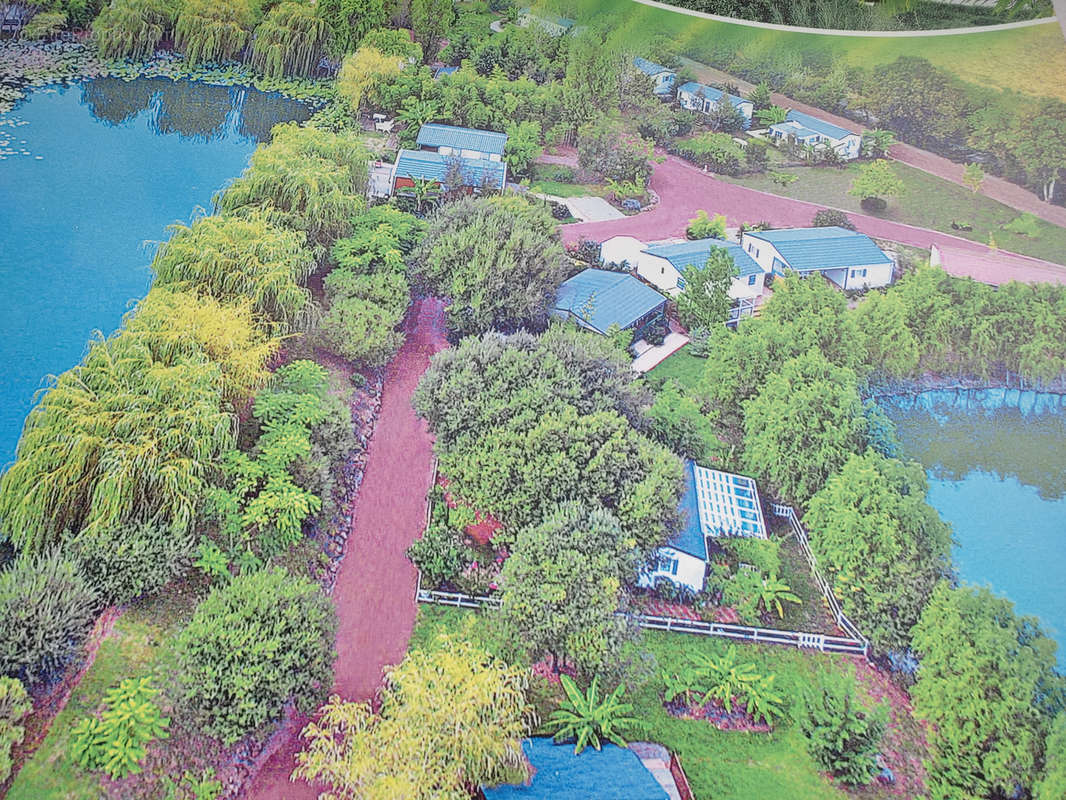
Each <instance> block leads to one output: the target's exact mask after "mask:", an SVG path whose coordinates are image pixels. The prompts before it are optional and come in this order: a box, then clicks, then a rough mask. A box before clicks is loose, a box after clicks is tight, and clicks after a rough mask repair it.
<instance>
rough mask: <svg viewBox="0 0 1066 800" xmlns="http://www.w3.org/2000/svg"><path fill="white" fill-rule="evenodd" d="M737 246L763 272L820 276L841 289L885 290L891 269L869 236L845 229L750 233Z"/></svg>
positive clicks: (887, 256)
mask: <svg viewBox="0 0 1066 800" xmlns="http://www.w3.org/2000/svg"><path fill="white" fill-rule="evenodd" d="M740 244H741V246H742V247H743V248H744V250H745V252H747V254H748V255H750V256H751V257H752V258H753V259H755V261H756V263H758V264H759V265H760V266H761V267H762V268H763V269H764V270H766V271H767V272H773V273H774V274H776V275H784V274H785V271H786V270H790V269H791V270H795V271H796V272H798V273H800V274H801V275H809V274H811V273H812V272H820V273H821V274H822V275H824V276H825V277H826V278H828V279H829V280H831V281H832V282H833V283H835V284H836V285H837V286H839V287H840V288H841V289H869V288H877V287H879V286H888V285H889V284H890V283H892V273H893V270H894V269H895V263H894V262H893V260H892V258H891V257H890V256H889V255H888V254H887V253H885V252H884V251H883V250H882V249H881V248H880V247H878V246H877V245H876V244H874V243H873V240H872V239H870V237H869V236H866V235H865V234H862V233H857V232H855V231H849V230H847V229H846V228H838V227H826V228H783V229H781V230H770V231H751V232H748V233H745V234H744V235H743V236H742V237H741V239H740Z"/></svg>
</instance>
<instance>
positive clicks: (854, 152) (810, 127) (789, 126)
mask: <svg viewBox="0 0 1066 800" xmlns="http://www.w3.org/2000/svg"><path fill="white" fill-rule="evenodd" d="M768 136H769V137H770V138H771V139H777V140H778V141H789V140H790V139H795V141H796V143H797V144H800V145H807V144H809V145H811V146H813V147H815V148H820V149H832V150H836V152H837V153H838V154H839V155H840V157H841V158H842V159H843V160H845V161H850V160H851V159H853V158H858V157H859V155H860V153H861V148H862V136H861V135H860V134H858V133H856V132H855V131H849V130H848V129H847V128H841V127H840V126H839V125H834V124H833V123H831V122H826V121H825V120H823V119H818V117H812V116H811V115H810V114H804V113H802V112H800V111H789V112H788V116H786V117H785V121H784V122H778V123H776V124H774V125H771V126H770V131H769V133H768Z"/></svg>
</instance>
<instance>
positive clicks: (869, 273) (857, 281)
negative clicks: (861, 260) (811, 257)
mask: <svg viewBox="0 0 1066 800" xmlns="http://www.w3.org/2000/svg"><path fill="white" fill-rule="evenodd" d="M741 247H743V248H744V250H745V251H746V252H747V253H748V255H750V256H751V257H752V258H754V259H755V262H756V263H757V264H758V265H759V266H760V267H762V268H763V269H764V270H766V271H767V272H777V273H778V274H782V273H784V272H785V271H786V270H787V269H789V267H788V263H787V262H786V261H785V259H784V258H782V257H781V253H779V252H778V250H777V248H776V247H774V246H773V245H772V244H770V243H769V242H765V241H763V240H762V239H754V238H752V237H750V236H744V237H741ZM894 267H895V265H894V264H892V263H891V262H889V263H887V264H855V265H852V266H849V267H847V268H846V269H845V268H843V267H841V268H839V269H831V270H819V271H820V272H822V274H823V275H825V277H827V278H829V280H831V281H833V283H835V284H837V285H838V286H839V287H840V288H841V289H877V288H880V287H882V286H888V285H889V284H890V283H892V271H893V269H894Z"/></svg>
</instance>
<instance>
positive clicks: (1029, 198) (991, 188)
mask: <svg viewBox="0 0 1066 800" xmlns="http://www.w3.org/2000/svg"><path fill="white" fill-rule="evenodd" d="M682 60H683V61H684V63H685V65H686V66H688V67H691V68H692V70H693V71H694V72H695V73H696V75H697V77H699V79H700V80H702V81H708V82H713V83H732V84H735V85H736V86H737V88H739V89H740V91H741V92H743V93H744V94H747V93H748V92H750V91H751V90H752V88H753V87H754V84H752V83H749V82H748V81H744V80H741V79H739V78H737V77H736V76H735V75H730V74H729V73H727V72H722V71H721V70H720V69H715V68H714V67H708V66H707V65H705V64H700V63H699V62H696V61H691V60H690V59H682ZM772 98H773V102H774V103H775V104H776V105H779V106H781V107H782V108H791V109H795V110H796V111H801V112H803V113H804V114H810V115H811V116H814V117H818V118H819V119H824V120H825V121H826V122H832V123H833V124H834V125H839V126H841V127H842V128H847V129H848V130H853V131H854V130H858V131H860V132H861V131H863V130H865V127H864V126H863V125H860V124H859V123H857V122H855V121H854V120H850V119H847V118H846V117H841V116H838V115H836V114H830V113H829V112H828V111H825V110H824V109H821V108H815V107H814V106H809V105H807V104H806V103H801V102H799V101H798V100H794V99H792V98H791V97H787V96H785V95H783V94H777V93H774V94H773V95H772ZM889 155H890V156H892V158H894V159H895V160H896V161H899V162H900V163H902V164H907V165H908V166H911V167H914V168H915V169H920V170H921V171H922V172H928V173H929V174H930V175H936V176H937V177H938V178H943V179H944V180H947V181H951V182H952V183H956V184H958V185H959V186H964V185H965V184H964V183H963V182H962V171H963V165H962V164H956V163H955V162H954V161H951V160H950V159H947V158H944V157H943V156H938V155H937V154H936V153H930V152H929V151H928V150H922V149H921V148H918V147H915V146H914V145H910V144H904V143H902V142H899V143H897V144H895V145H893V146H892V148H891V150H889ZM981 194H983V195H984V196H985V197H989V198H991V199H992V200H998V201H999V202H1000V203H1003V204H1004V205H1007V206H1010V207H1011V208H1015V209H1017V210H1019V211H1028V212H1029V213H1030V214H1033V215H1035V216H1037V217H1040V219H1042V220H1045V221H1047V222H1050V223H1052V224H1054V225H1061V226H1062V227H1066V208H1064V207H1062V206H1053V205H1051V204H1050V203H1045V202H1044V201H1043V200H1041V199H1040V198H1039V197H1037V196H1036V195H1035V194H1033V193H1032V192H1030V191H1029V190H1028V189H1026V188H1024V187H1022V186H1019V185H1018V184H1016V183H1011V182H1010V181H1008V180H1004V179H1003V178H997V177H995V176H994V175H989V176H988V177H986V178H985V181H984V183H983V184H982V186H981Z"/></svg>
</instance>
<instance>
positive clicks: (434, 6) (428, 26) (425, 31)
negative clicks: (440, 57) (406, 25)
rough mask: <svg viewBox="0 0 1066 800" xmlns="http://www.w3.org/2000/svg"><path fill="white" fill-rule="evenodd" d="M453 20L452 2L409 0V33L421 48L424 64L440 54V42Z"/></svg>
mask: <svg viewBox="0 0 1066 800" xmlns="http://www.w3.org/2000/svg"><path fill="white" fill-rule="evenodd" d="M454 20H455V6H454V3H453V2H452V0H411V33H412V34H413V35H414V39H415V41H416V42H418V43H419V44H420V45H421V46H422V56H423V58H424V59H425V60H426V63H432V62H433V61H435V60H436V58H437V53H439V52H440V40H441V39H443V38H444V37H445V36H447V35H448V31H449V30H450V29H451V27H452V22H453V21H454Z"/></svg>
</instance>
